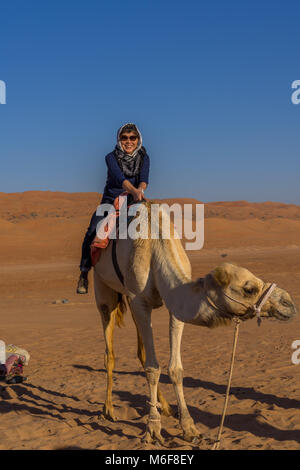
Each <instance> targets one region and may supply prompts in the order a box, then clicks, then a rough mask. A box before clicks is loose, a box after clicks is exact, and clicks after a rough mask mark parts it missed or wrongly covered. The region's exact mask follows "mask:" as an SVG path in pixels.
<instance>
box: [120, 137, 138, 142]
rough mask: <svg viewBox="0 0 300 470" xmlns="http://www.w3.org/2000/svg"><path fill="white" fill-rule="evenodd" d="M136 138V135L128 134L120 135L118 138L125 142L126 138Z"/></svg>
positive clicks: (133, 139)
mask: <svg viewBox="0 0 300 470" xmlns="http://www.w3.org/2000/svg"><path fill="white" fill-rule="evenodd" d="M137 138H138V136H137V135H130V136H129V137H128V135H121V137H120V140H121V141H122V142H126V141H127V140H131V141H132V142H134V141H135V140H137Z"/></svg>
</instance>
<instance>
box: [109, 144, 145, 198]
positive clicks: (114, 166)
mask: <svg viewBox="0 0 300 470" xmlns="http://www.w3.org/2000/svg"><path fill="white" fill-rule="evenodd" d="M105 162H106V165H107V179H106V185H105V188H104V191H103V196H102V203H103V202H105V203H109V204H112V203H113V202H114V200H115V199H116V197H118V196H120V194H121V193H122V192H123V191H124V189H123V187H122V184H123V182H124V180H128V181H130V183H131V184H132V185H133V186H135V187H136V188H138V186H139V184H140V183H147V184H148V182H149V169H150V159H149V156H148V155H147V154H145V155H144V158H143V162H142V164H141V168H140V172H139V174H138V175H137V176H133V177H132V178H128V177H125V176H124V174H123V172H122V170H121V168H120V167H119V164H118V161H117V159H116V157H115V154H114V152H111V153H109V154H108V155H106V157H105Z"/></svg>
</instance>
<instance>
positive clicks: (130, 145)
mask: <svg viewBox="0 0 300 470" xmlns="http://www.w3.org/2000/svg"><path fill="white" fill-rule="evenodd" d="M120 141H121V146H122V149H123V151H124V152H126V153H133V152H134V151H135V149H136V148H137V146H138V143H139V138H138V136H137V135H136V133H135V132H124V134H122V135H121V137H120Z"/></svg>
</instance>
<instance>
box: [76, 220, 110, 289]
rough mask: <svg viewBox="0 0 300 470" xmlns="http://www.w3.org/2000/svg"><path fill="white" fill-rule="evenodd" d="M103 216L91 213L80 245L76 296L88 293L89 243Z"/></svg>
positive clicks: (90, 265)
mask: <svg viewBox="0 0 300 470" xmlns="http://www.w3.org/2000/svg"><path fill="white" fill-rule="evenodd" d="M103 218H104V216H101V215H100V216H99V215H96V211H95V212H94V213H93V215H92V218H91V220H90V225H89V227H88V229H87V231H86V234H85V237H84V239H83V243H82V249H81V261H80V266H79V268H80V277H79V281H78V285H77V293H78V294H87V292H88V272H89V271H90V269H91V267H92V260H91V248H90V246H91V243H92V242H93V240H94V238H95V235H96V229H97V225H98V223H99V222H100V221H101V219H103Z"/></svg>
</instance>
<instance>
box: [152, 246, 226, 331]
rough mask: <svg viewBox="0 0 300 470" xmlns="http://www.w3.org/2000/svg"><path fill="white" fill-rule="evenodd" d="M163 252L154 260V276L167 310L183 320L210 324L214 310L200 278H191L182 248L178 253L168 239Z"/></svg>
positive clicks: (189, 268)
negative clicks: (160, 256)
mask: <svg viewBox="0 0 300 470" xmlns="http://www.w3.org/2000/svg"><path fill="white" fill-rule="evenodd" d="M170 248H171V249H170ZM172 248H173V249H172ZM174 248H175V249H174ZM182 251H183V249H182ZM163 253H164V259H160V260H158V261H160V262H158V263H156V266H159V267H158V268H157V269H156V275H155V277H156V285H157V289H158V291H159V293H160V295H161V297H162V298H163V300H164V302H165V305H166V307H167V308H168V310H169V311H170V312H171V313H173V314H174V315H175V317H176V318H178V320H181V321H183V322H185V323H193V324H196V325H202V326H212V324H213V322H214V321H215V319H216V314H217V312H216V310H215V309H214V308H213V307H212V306H211V305H210V304H209V302H208V300H207V296H206V293H205V290H204V285H203V282H201V281H198V282H193V281H192V280H191V267H190V263H189V260H188V258H187V256H186V254H185V252H184V251H183V252H182V253H181V252H179V253H178V246H175V247H174V245H173V246H172V241H171V242H170V245H169V247H168V250H163ZM183 254H184V255H185V256H184V255H183Z"/></svg>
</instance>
